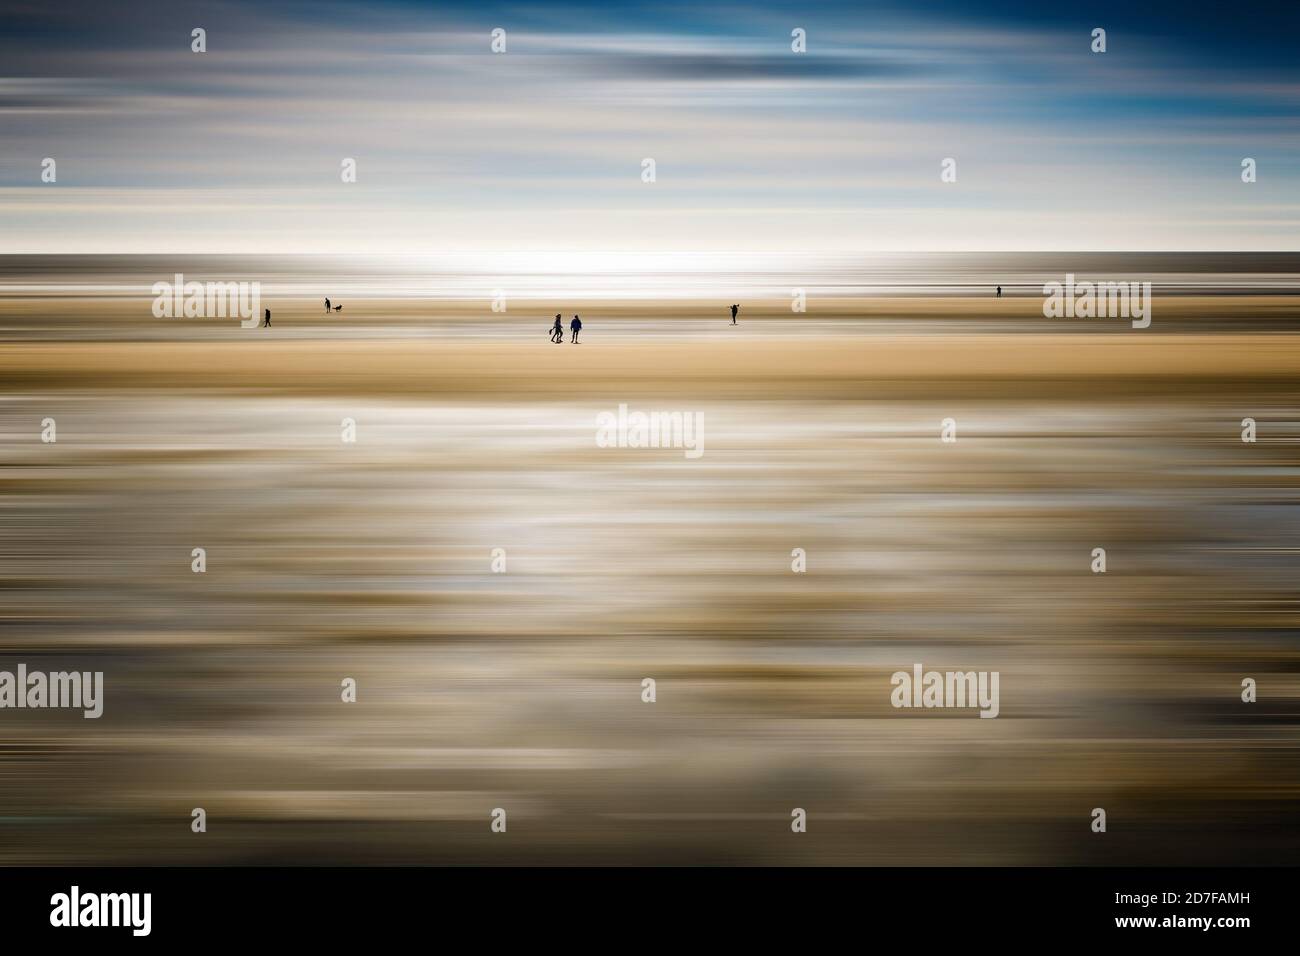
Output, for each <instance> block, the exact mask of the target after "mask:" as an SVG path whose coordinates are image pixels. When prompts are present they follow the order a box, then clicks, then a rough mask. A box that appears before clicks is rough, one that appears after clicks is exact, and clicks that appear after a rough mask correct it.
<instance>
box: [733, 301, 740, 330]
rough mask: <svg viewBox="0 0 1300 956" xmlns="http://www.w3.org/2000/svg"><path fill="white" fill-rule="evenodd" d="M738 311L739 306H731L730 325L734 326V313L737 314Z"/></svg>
mask: <svg viewBox="0 0 1300 956" xmlns="http://www.w3.org/2000/svg"><path fill="white" fill-rule="evenodd" d="M739 311H740V306H739V305H733V306H732V307H731V324H732V325H735V324H736V313H737V312H739Z"/></svg>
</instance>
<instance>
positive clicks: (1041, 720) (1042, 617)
mask: <svg viewBox="0 0 1300 956" xmlns="http://www.w3.org/2000/svg"><path fill="white" fill-rule="evenodd" d="M930 305H931V307H932V308H936V309H937V308H939V307H940V305H941V303H931V304H930ZM918 307H919V306H918ZM967 308H969V307H968V306H966V305H962V304H958V305H957V306H956V307H955V309H954V314H961V313H962V311H963V310H964V309H967ZM980 309H983V307H982V306H981V307H979V308H974V309H972V312H973V313H975V314H979V312H980ZM279 315H280V313H279V312H277V325H279V323H280V319H279ZM584 315H585V313H584ZM1156 322H1157V325H1158V324H1159V322H1160V319H1159V313H1158V312H1157V319H1156ZM285 324H286V325H290V324H291V321H290V318H289V316H288V314H287V310H286V319H285ZM537 325H538V327H537V330H536V331H537V334H536V335H535V336H533V339H535V340H536V341H535V343H533V344H521V345H511V346H503V345H501V344H499V343H497V342H494V341H486V340H485V341H477V340H475V339H474V338H472V337H470V338H467V339H465V340H463V341H459V342H457V343H443V344H441V345H437V344H432V343H429V342H418V341H414V340H401V341H396V342H389V343H373V342H370V343H365V342H356V341H350V340H348V339H347V338H346V337H343V336H340V337H338V338H337V339H336V340H332V341H326V340H323V339H322V338H319V337H316V338H312V339H311V340H309V341H302V342H297V341H293V340H288V339H279V340H274V341H271V340H268V341H267V342H266V343H265V346H266V347H265V348H258V347H252V346H249V345H248V343H247V341H246V340H242V339H241V340H239V341H237V342H231V343H228V344H227V343H213V342H203V341H194V342H171V343H159V342H154V343H148V342H134V343H124V342H118V343H100V342H92V343H89V344H77V343H74V342H53V341H45V342H40V343H34V342H32V341H31V340H30V339H25V340H24V341H22V342H19V343H15V344H10V345H7V346H5V347H4V348H3V349H0V352H2V353H3V354H0V371H2V372H3V381H4V383H5V385H4V388H3V393H0V399H2V404H0V428H2V429H3V433H4V439H5V441H4V448H5V453H4V468H3V471H0V476H2V480H3V486H2V487H3V497H2V498H0V501H2V504H0V528H2V529H3V536H2V537H0V582H2V583H3V588H4V591H5V601H4V608H5V610H4V617H5V627H4V628H3V629H2V630H0V655H2V657H0V661H2V662H3V663H5V664H9V663H13V662H17V661H25V662H27V663H28V664H29V665H30V666H32V667H43V668H46V669H60V668H74V667H75V668H77V669H90V670H102V671H104V673H105V682H106V687H107V690H106V705H105V713H104V716H103V717H102V718H101V719H100V720H98V721H86V720H83V719H81V717H80V715H79V714H70V713H52V712H34V711H6V712H4V713H3V721H4V724H3V726H4V731H5V733H4V740H5V748H4V750H3V758H2V761H0V767H2V768H3V771H4V773H5V778H6V783H5V786H4V787H3V788H0V817H3V820H4V824H3V826H0V859H3V860H4V862H6V863H15V864H16V863H64V862H94V863H109V862H113V863H213V862H266V863H270V862H312V863H323V862H400V863H440V862H474V863H494V862H525V863H572V862H602V863H638V862H641V863H697V862H711V863H796V864H797V863H822V864H841V863H871V864H919V863H957V864H974V863H979V864H999V863H1005V864H1060V863H1164V864H1170V863H1183V862H1186V863H1251V862H1282V861H1285V860H1290V859H1293V858H1294V855H1295V853H1296V850H1297V849H1298V848H1300V847H1298V845H1297V844H1298V842H1300V838H1297V836H1296V830H1295V828H1294V826H1293V823H1294V814H1293V810H1292V807H1294V805H1295V800H1296V798H1297V796H1300V742H1298V741H1297V738H1296V734H1295V726H1296V712H1297V700H1298V699H1300V679H1297V677H1296V674H1297V673H1300V666H1298V664H1300V649H1298V648H1297V645H1296V643H1295V627H1296V615H1297V600H1298V595H1297V587H1296V554H1297V548H1300V517H1297V515H1298V514H1300V512H1298V511H1297V509H1296V507H1295V506H1296V504H1297V484H1296V475H1297V470H1296V469H1297V461H1296V453H1295V449H1296V448H1297V439H1300V424H1297V423H1298V422H1300V395H1297V391H1296V381H1297V379H1296V374H1297V373H1298V372H1300V357H1298V356H1300V352H1298V351H1297V349H1296V347H1295V345H1294V344H1293V342H1294V340H1293V339H1292V338H1291V337H1290V336H1268V337H1261V336H1253V335H1234V334H1230V333H1226V332H1219V333H1218V334H1215V335H1200V336H1197V335H1183V334H1170V335H1163V336H1159V337H1157V336H1148V337H1142V336H1141V335H1113V336H1101V337H1098V336H1095V335H1092V334H1081V335H1079V336H1075V337H1062V336H1060V335H1057V334H1036V333H1024V334H1018V335H995V334H988V335H968V336H964V337H958V338H953V337H948V338H945V337H939V336H920V337H915V338H906V337H904V338H899V337H897V336H893V335H872V334H870V333H867V332H864V331H863V330H862V329H861V328H857V327H854V326H853V325H852V324H851V323H850V324H849V325H847V326H845V327H844V328H843V329H841V330H840V331H838V332H837V331H835V330H834V329H827V330H825V331H824V332H822V333H820V334H818V335H816V336H808V337H804V338H793V339H791V340H790V341H775V340H773V341H759V342H754V341H752V340H746V341H744V342H739V343H738V342H721V343H719V342H715V341H710V340H694V339H692V338H690V337H689V336H688V337H686V339H685V340H683V341H678V342H667V341H663V340H660V341H657V342H656V343H655V344H654V345H653V346H647V347H645V348H639V347H636V346H634V345H632V344H631V343H630V342H628V341H626V340H624V341H620V342H602V340H601V338H600V335H599V331H598V330H599V326H598V325H596V324H593V325H592V326H591V327H590V329H591V332H592V335H591V339H590V341H588V340H587V339H586V332H584V344H583V346H582V347H581V349H577V348H574V349H570V348H569V347H568V346H565V350H564V351H563V352H561V351H560V349H559V348H558V347H553V346H550V345H549V344H548V343H547V342H546V341H545V338H544V331H545V330H544V328H543V326H544V323H540V322H539V323H537ZM741 328H742V330H743V329H745V325H744V323H742V326H741ZM236 331H237V327H236V329H235V330H232V332H231V335H232V338H233V337H234V336H235V332H236ZM556 353H558V354H556ZM620 402H627V403H630V404H632V405H634V406H637V407H641V408H645V409H664V410H681V409H686V410H690V411H692V412H698V413H701V414H702V415H703V418H704V421H705V422H706V425H707V436H708V440H707V446H706V447H707V450H706V453H705V454H704V455H703V457H702V458H700V459H698V460H688V459H686V458H685V457H684V456H683V455H682V453H681V452H680V451H678V450H672V449H635V448H601V447H597V443H596V441H595V434H596V432H595V427H596V417H597V415H598V414H599V413H600V412H602V411H607V410H613V409H615V408H616V407H617V405H618V404H619V403H620ZM1245 417H1253V418H1255V419H1256V420H1257V421H1258V423H1259V441H1258V442H1256V443H1254V444H1247V443H1243V442H1242V441H1241V440H1240V433H1241V424H1240V423H1241V420H1242V419H1243V418H1245ZM45 418H54V419H55V420H56V421H57V427H58V440H57V442H56V443H54V444H44V443H42V442H41V441H40V423H41V421H42V420H43V419H45ZM345 418H351V419H353V420H354V421H355V423H356V428H357V440H356V442H355V443H346V442H344V441H342V440H341V423H342V421H343V419H345ZM945 418H952V419H954V421H955V422H956V427H957V436H958V437H957V441H956V442H954V443H951V444H945V443H943V442H941V441H940V440H939V433H940V423H941V421H942V420H943V419H945ZM1097 547H1104V548H1105V549H1106V552H1107V561H1108V565H1107V571H1106V573H1105V574H1094V573H1092V572H1091V570H1090V563H1091V561H1092V558H1091V554H1092V551H1093V549H1094V548H1097ZM195 548H203V549H205V553H206V571H205V572H204V573H202V574H197V573H193V572H192V570H191V562H192V558H191V554H192V550H193V549H195ZM796 548H800V549H804V551H805V552H806V554H807V572H806V573H802V574H798V573H793V572H792V571H791V562H792V557H791V554H792V551H793V550H794V549H796ZM494 549H503V551H504V560H505V562H506V569H505V572H504V573H494V572H493V569H492V563H493V558H492V554H493V550H494ZM914 663H923V664H924V665H925V666H926V667H934V668H937V669H946V670H951V669H960V670H989V671H997V672H999V673H1000V675H1001V714H1000V716H999V717H998V718H997V719H996V720H981V719H978V717H977V716H976V713H975V712H974V711H969V710H968V711H942V710H939V711H931V712H924V711H922V712H913V711H905V710H895V709H893V708H892V707H891V706H890V691H891V686H890V675H891V674H892V673H893V672H895V671H897V670H900V669H901V670H910V669H911V668H912V665H913V664H914ZM345 677H352V678H355V680H356V681H357V686H358V698H357V702H356V703H355V704H346V703H343V702H342V701H341V699H340V682H341V681H342V679H343V678H345ZM646 677H653V678H654V679H655V680H656V682H657V700H656V702H655V703H653V704H648V703H643V702H642V699H641V682H642V680H643V678H646ZM1244 677H1252V678H1255V679H1256V680H1257V681H1258V684H1259V688H1260V698H1259V701H1258V702H1257V703H1255V704H1244V703H1242V702H1241V700H1240V693H1241V681H1242V678H1244ZM194 807H203V808H205V809H206V811H207V813H208V821H209V824H208V825H209V832H208V833H206V834H203V835H196V834H193V833H191V832H190V811H191V809H192V808H194ZM494 807H503V808H506V809H507V811H508V813H509V830H508V835H507V836H506V837H502V836H500V835H495V834H492V833H491V832H490V830H489V826H488V823H489V814H490V812H491V810H492V809H493V808H494ZM795 807H802V808H805V809H806V810H807V811H808V818H809V825H808V832H807V833H806V834H801V835H795V834H792V833H791V832H790V812H791V810H792V808H795ZM1094 807H1104V808H1106V810H1107V813H1108V817H1109V829H1108V832H1107V833H1106V834H1105V835H1104V836H1103V835H1098V834H1093V833H1091V832H1090V830H1089V823H1090V821H1091V817H1090V813H1091V811H1092V809H1093V808H1094Z"/></svg>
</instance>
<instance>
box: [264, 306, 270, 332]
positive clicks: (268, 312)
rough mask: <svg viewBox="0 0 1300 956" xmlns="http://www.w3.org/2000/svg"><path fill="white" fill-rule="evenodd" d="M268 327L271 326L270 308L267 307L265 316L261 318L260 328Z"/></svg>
mask: <svg viewBox="0 0 1300 956" xmlns="http://www.w3.org/2000/svg"><path fill="white" fill-rule="evenodd" d="M270 327H271V310H270V309H267V310H266V317H265V318H264V319H262V328H264V329H269V328H270Z"/></svg>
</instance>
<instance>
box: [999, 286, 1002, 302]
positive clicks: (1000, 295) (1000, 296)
mask: <svg viewBox="0 0 1300 956" xmlns="http://www.w3.org/2000/svg"><path fill="white" fill-rule="evenodd" d="M998 298H999V299H1000V298H1002V286H998Z"/></svg>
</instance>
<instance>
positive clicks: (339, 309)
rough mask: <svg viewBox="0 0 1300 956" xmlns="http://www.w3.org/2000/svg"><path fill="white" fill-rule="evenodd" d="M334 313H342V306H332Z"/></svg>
mask: <svg viewBox="0 0 1300 956" xmlns="http://www.w3.org/2000/svg"><path fill="white" fill-rule="evenodd" d="M334 311H335V312H342V311H343V306H341V305H336V306H334Z"/></svg>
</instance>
